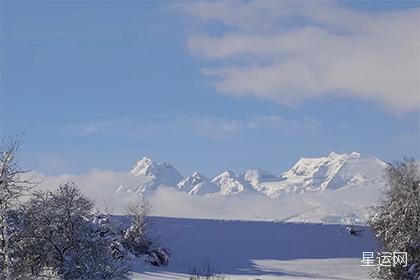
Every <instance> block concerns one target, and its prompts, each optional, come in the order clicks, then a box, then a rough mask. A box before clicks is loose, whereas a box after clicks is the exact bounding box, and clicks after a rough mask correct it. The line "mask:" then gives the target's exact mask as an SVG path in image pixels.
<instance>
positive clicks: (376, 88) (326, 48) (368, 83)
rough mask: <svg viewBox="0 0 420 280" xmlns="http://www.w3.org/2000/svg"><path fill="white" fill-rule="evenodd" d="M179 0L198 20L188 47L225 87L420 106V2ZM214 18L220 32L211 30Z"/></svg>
mask: <svg viewBox="0 0 420 280" xmlns="http://www.w3.org/2000/svg"><path fill="white" fill-rule="evenodd" d="M176 6H177V8H178V9H181V10H182V11H184V12H187V13H189V14H191V15H193V16H194V17H195V18H197V19H198V20H199V23H200V24H199V27H201V28H200V29H199V30H196V31H194V32H192V33H191V34H190V36H189V38H188V41H187V47H188V50H189V51H190V53H191V54H192V55H194V56H196V57H199V58H203V59H205V60H206V61H208V62H209V64H210V63H211V65H212V66H209V67H206V66H205V67H203V74H204V75H206V76H209V77H211V78H212V79H213V80H214V84H215V87H216V89H217V90H218V91H220V92H222V93H226V94H229V95H235V96H243V95H252V96H257V97H262V98H269V99H273V100H276V101H278V102H280V103H283V104H294V103H296V102H299V101H302V100H305V99H311V98H319V97H325V96H343V97H353V98H358V99H365V100H371V101H375V102H377V103H379V104H381V105H382V106H386V107H387V108H388V109H389V110H391V111H394V112H405V111H413V110H418V109H419V107H418V106H419V105H418V104H419V101H420V94H419V91H420V79H418V77H419V75H420V32H419V26H420V9H407V10H398V11H386V12H375V13H373V12H366V11H361V10H355V9H351V8H348V7H344V6H342V5H340V4H339V3H336V2H329V1H323V2H318V1H317V2H311V1H223V2H222V1H221V2H217V1H214V2H213V1H212V2H192V3H183V4H177V5H176ZM214 23H217V24H221V25H222V26H223V31H222V32H212V33H211V32H210V29H211V28H206V27H208V26H209V25H210V24H214ZM196 29H197V28H196ZM214 33H218V34H217V35H214Z"/></svg>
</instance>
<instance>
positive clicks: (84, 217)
mask: <svg viewBox="0 0 420 280" xmlns="http://www.w3.org/2000/svg"><path fill="white" fill-rule="evenodd" d="M92 210H93V203H92V202H91V201H90V200H89V199H87V198H86V197H84V196H83V195H82V194H81V193H80V191H79V189H77V188H76V187H75V185H74V184H73V183H67V184H63V185H61V186H59V188H58V189H57V190H56V191H54V192H35V193H34V195H33V197H32V198H31V199H30V201H29V202H28V203H27V205H26V207H25V208H24V210H23V213H22V215H21V218H23V226H22V228H23V229H24V230H23V233H22V234H21V235H20V238H19V240H17V245H16V246H17V247H18V248H19V250H18V252H17V253H16V255H17V258H18V259H19V260H20V261H19V264H18V265H19V268H16V269H15V270H14V271H15V277H16V278H18V277H27V275H31V276H35V277H37V278H41V277H50V276H53V277H56V278H59V279H128V274H129V272H128V269H127V266H126V265H125V262H124V259H119V258H114V257H113V255H112V254H111V250H112V245H113V244H112V241H111V240H110V239H108V238H105V237H104V236H103V235H101V232H100V231H98V230H97V229H98V228H97V226H96V225H95V223H93V220H94V214H93V211H92Z"/></svg>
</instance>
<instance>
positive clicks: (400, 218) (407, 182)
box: [370, 159, 420, 280]
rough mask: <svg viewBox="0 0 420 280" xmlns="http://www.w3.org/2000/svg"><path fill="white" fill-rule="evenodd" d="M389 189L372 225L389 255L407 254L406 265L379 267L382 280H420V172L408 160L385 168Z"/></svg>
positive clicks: (411, 161) (375, 272)
mask: <svg viewBox="0 0 420 280" xmlns="http://www.w3.org/2000/svg"><path fill="white" fill-rule="evenodd" d="M386 175H387V179H388V189H387V191H386V194H385V199H384V201H383V202H382V204H381V205H380V206H378V207H377V208H376V211H375V212H376V214H375V215H374V216H373V217H372V219H371V220H370V225H371V227H372V229H373V231H374V232H375V234H376V237H377V238H378V239H379V240H380V241H381V242H382V244H383V251H386V252H407V263H408V264H407V265H406V266H404V265H402V264H401V265H395V266H391V267H385V266H378V267H377V269H376V270H375V271H374V273H373V276H375V277H377V278H380V279H413V280H414V279H415V280H418V279H420V171H419V164H418V163H417V162H415V161H414V160H408V159H405V160H404V161H402V162H397V163H396V164H389V165H388V166H387V168H386Z"/></svg>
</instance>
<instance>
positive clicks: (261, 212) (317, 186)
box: [37, 152, 386, 224]
mask: <svg viewBox="0 0 420 280" xmlns="http://www.w3.org/2000/svg"><path fill="white" fill-rule="evenodd" d="M385 166H386V164H385V163H384V162H383V161H381V160H379V159H377V158H375V157H371V156H363V155H360V154H359V153H356V152H353V153H350V154H337V153H331V154H329V155H327V156H324V157H318V158H301V159H300V160H298V161H297V162H296V164H295V165H293V166H292V167H291V168H290V169H289V170H286V171H283V172H279V173H278V174H272V173H270V172H268V171H264V170H261V169H249V170H245V171H243V172H241V173H238V174H237V173H235V172H233V171H231V170H225V171H223V172H220V173H219V174H217V175H216V176H214V177H209V176H206V175H205V174H200V173H199V172H193V173H192V174H191V175H189V176H183V175H182V174H181V173H180V172H179V171H178V170H177V169H176V167H174V166H173V165H171V164H170V163H166V162H156V161H153V160H152V159H150V158H147V157H144V158H142V159H141V160H139V161H137V162H136V163H135V164H134V166H133V167H132V169H131V170H130V171H126V172H116V171H110V170H97V169H93V170H91V171H89V172H87V173H85V174H79V175H69V174H65V175H60V176H45V175H42V174H37V176H38V177H40V178H41V180H40V181H42V184H40V186H39V188H41V189H55V188H56V187H57V186H58V185H59V184H61V183H64V182H68V181H74V182H75V183H76V185H78V186H79V187H80V188H81V189H82V191H83V193H85V194H86V195H87V196H88V197H90V198H91V199H93V200H94V201H95V202H96V204H97V205H98V207H102V208H104V207H106V208H107V209H111V210H112V212H113V213H118V214H124V213H125V211H126V210H125V209H126V206H127V204H128V203H129V202H130V201H133V200H138V199H142V198H146V199H147V200H148V201H149V202H150V204H151V206H152V214H153V215H156V216H165V217H184V218H209V219H230V220H232V219H233V220H265V221H267V220H268V221H282V222H313V223H334V224H336V223H341V224H342V223H344V224H364V223H365V222H366V220H367V218H368V216H369V211H370V208H371V206H373V205H375V204H377V202H378V201H379V200H380V199H381V198H382V197H381V196H382V194H383V190H384V188H385V187H386V182H385V179H384V176H383V175H384V173H383V171H384V167H385Z"/></svg>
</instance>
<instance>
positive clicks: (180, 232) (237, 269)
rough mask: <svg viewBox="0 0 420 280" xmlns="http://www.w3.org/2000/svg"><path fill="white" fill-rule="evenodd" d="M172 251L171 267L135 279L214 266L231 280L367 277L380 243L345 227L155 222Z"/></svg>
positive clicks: (143, 268) (140, 267)
mask: <svg viewBox="0 0 420 280" xmlns="http://www.w3.org/2000/svg"><path fill="white" fill-rule="evenodd" d="M152 224H153V228H154V230H155V231H157V232H159V235H160V238H161V243H162V244H163V245H165V246H167V247H168V248H169V249H170V251H171V253H172V256H171V262H170V264H169V266H168V267H163V268H156V267H152V266H147V265H145V264H143V263H137V264H136V265H135V269H134V279H150V280H152V279H153V280H157V279H186V275H187V274H188V272H189V271H190V269H191V268H193V267H197V268H200V267H202V266H204V265H205V264H206V263H210V264H211V265H212V266H213V267H214V268H215V269H216V270H217V271H218V272H220V273H222V274H223V275H225V276H227V278H226V279H244V280H246V279H267V280H268V279H295V280H297V279H368V269H367V268H365V267H362V266H361V258H362V252H363V251H373V250H374V248H375V246H376V245H375V241H374V238H373V236H372V233H371V232H370V231H369V229H368V228H366V227H359V228H360V229H361V230H362V232H361V235H360V236H353V235H350V234H349V232H348V231H347V229H346V227H345V226H344V225H322V224H304V223H300V224H296V223H276V222H256V221H223V220H200V219H181V218H163V217H154V218H152Z"/></svg>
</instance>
